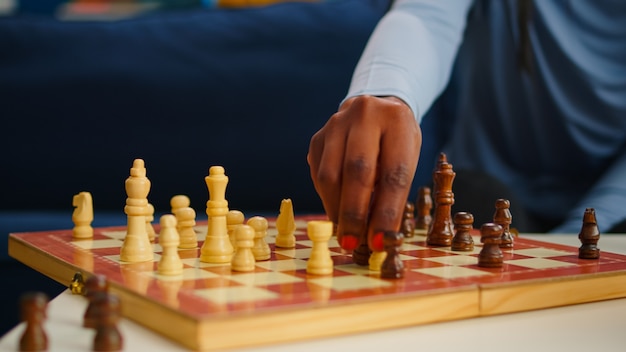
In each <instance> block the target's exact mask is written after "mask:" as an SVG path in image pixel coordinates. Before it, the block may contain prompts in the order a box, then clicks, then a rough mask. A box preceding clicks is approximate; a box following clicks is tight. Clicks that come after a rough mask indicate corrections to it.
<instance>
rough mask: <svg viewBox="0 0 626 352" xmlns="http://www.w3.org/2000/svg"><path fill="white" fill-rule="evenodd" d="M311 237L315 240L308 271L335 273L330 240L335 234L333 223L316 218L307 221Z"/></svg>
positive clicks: (319, 273)
mask: <svg viewBox="0 0 626 352" xmlns="http://www.w3.org/2000/svg"><path fill="white" fill-rule="evenodd" d="M307 233H308V236H309V239H310V240H311V241H313V248H311V256H310V257H309V260H308V261H307V266H306V272H307V273H308V274H313V275H330V274H332V273H333V260H332V259H331V258H330V250H329V249H328V241H329V240H330V237H331V236H332V234H333V223H332V222H330V221H323V220H314V221H309V222H308V223H307Z"/></svg>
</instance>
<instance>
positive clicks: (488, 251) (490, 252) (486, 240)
mask: <svg viewBox="0 0 626 352" xmlns="http://www.w3.org/2000/svg"><path fill="white" fill-rule="evenodd" d="M480 242H482V243H483V248H482V249H481V250H480V253H479V254H478V266H480V267H483V268H501V267H502V265H503V258H504V256H503V255H502V251H501V250H500V242H502V226H500V225H498V224H494V223H491V222H490V223H486V224H483V225H482V226H481V227H480Z"/></svg>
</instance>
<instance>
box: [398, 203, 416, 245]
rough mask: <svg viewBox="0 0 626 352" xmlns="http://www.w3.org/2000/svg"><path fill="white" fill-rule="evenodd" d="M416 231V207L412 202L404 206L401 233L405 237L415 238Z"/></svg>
mask: <svg viewBox="0 0 626 352" xmlns="http://www.w3.org/2000/svg"><path fill="white" fill-rule="evenodd" d="M413 230H415V206H414V205H413V203H412V202H409V201H407V202H406V205H405V206H404V214H403V215H402V228H401V231H400V232H402V234H403V235H404V237H413V235H414V233H413Z"/></svg>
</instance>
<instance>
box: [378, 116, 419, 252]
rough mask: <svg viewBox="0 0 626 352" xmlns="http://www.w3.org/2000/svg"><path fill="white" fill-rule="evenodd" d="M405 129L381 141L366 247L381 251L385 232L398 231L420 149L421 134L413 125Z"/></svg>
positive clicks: (409, 124) (385, 135)
mask: <svg viewBox="0 0 626 352" xmlns="http://www.w3.org/2000/svg"><path fill="white" fill-rule="evenodd" d="M407 118H411V120H412V121H410V122H409V123H406V121H405V125H406V127H407V128H395V129H392V130H389V131H386V133H384V134H383V137H382V140H381V155H380V160H379V163H380V174H379V176H378V181H377V183H376V186H375V188H374V199H373V200H372V206H371V213H370V223H369V228H368V244H369V246H370V248H371V249H372V250H374V251H382V250H383V249H384V248H383V241H382V240H383V234H384V232H385V231H399V229H400V224H401V222H402V213H403V209H404V206H405V205H406V201H407V198H408V195H409V191H410V189H411V183H412V182H413V177H414V175H415V170H416V168H417V161H418V159H419V151H420V147H421V140H422V139H421V131H420V129H419V126H418V125H417V122H414V120H413V119H412V116H411V117H407Z"/></svg>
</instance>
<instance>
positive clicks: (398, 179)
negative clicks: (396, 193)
mask: <svg viewBox="0 0 626 352" xmlns="http://www.w3.org/2000/svg"><path fill="white" fill-rule="evenodd" d="M410 170H411V168H409V167H408V165H406V164H400V165H397V166H396V167H394V168H391V169H389V170H388V171H387V172H385V174H384V176H383V182H384V184H385V186H386V187H389V188H392V189H404V188H407V187H409V186H410V185H411V182H412V180H413V175H412V174H411V171H410Z"/></svg>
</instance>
